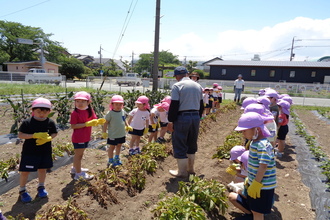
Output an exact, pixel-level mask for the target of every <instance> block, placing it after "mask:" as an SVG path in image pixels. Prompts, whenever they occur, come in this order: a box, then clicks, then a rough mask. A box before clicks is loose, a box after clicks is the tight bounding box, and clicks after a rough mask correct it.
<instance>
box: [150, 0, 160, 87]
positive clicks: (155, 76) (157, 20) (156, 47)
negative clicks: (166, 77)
mask: <svg viewBox="0 0 330 220" xmlns="http://www.w3.org/2000/svg"><path fill="white" fill-rule="evenodd" d="M159 23H160V0H157V1H156V18H155V43H154V44H155V45H154V68H153V71H152V76H153V77H152V79H153V80H152V82H153V83H152V91H157V90H158V62H159Z"/></svg>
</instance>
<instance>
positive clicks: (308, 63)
mask: <svg viewBox="0 0 330 220" xmlns="http://www.w3.org/2000/svg"><path fill="white" fill-rule="evenodd" d="M207 65H209V66H272V67H319V68H330V62H311V61H250V60H223V61H222V60H215V61H213V62H210V63H208V64H207Z"/></svg>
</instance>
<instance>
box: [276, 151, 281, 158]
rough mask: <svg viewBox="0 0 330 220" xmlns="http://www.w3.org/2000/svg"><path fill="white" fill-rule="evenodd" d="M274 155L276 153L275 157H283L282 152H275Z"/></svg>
mask: <svg viewBox="0 0 330 220" xmlns="http://www.w3.org/2000/svg"><path fill="white" fill-rule="evenodd" d="M275 155H276V157H277V158H282V157H283V153H280V152H276V153H275Z"/></svg>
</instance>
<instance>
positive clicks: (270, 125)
mask: <svg viewBox="0 0 330 220" xmlns="http://www.w3.org/2000/svg"><path fill="white" fill-rule="evenodd" d="M265 126H266V128H267V129H268V130H269V132H270V136H269V137H267V139H268V140H269V141H270V142H275V141H276V138H277V126H276V122H275V121H274V120H273V121H272V122H269V123H267V124H265Z"/></svg>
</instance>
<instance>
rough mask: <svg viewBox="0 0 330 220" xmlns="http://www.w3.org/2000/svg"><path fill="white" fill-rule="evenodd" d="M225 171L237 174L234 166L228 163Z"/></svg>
mask: <svg viewBox="0 0 330 220" xmlns="http://www.w3.org/2000/svg"><path fill="white" fill-rule="evenodd" d="M226 173H228V174H230V175H233V176H235V175H236V174H237V170H236V168H235V167H233V165H230V166H229V167H227V168H226Z"/></svg>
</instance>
